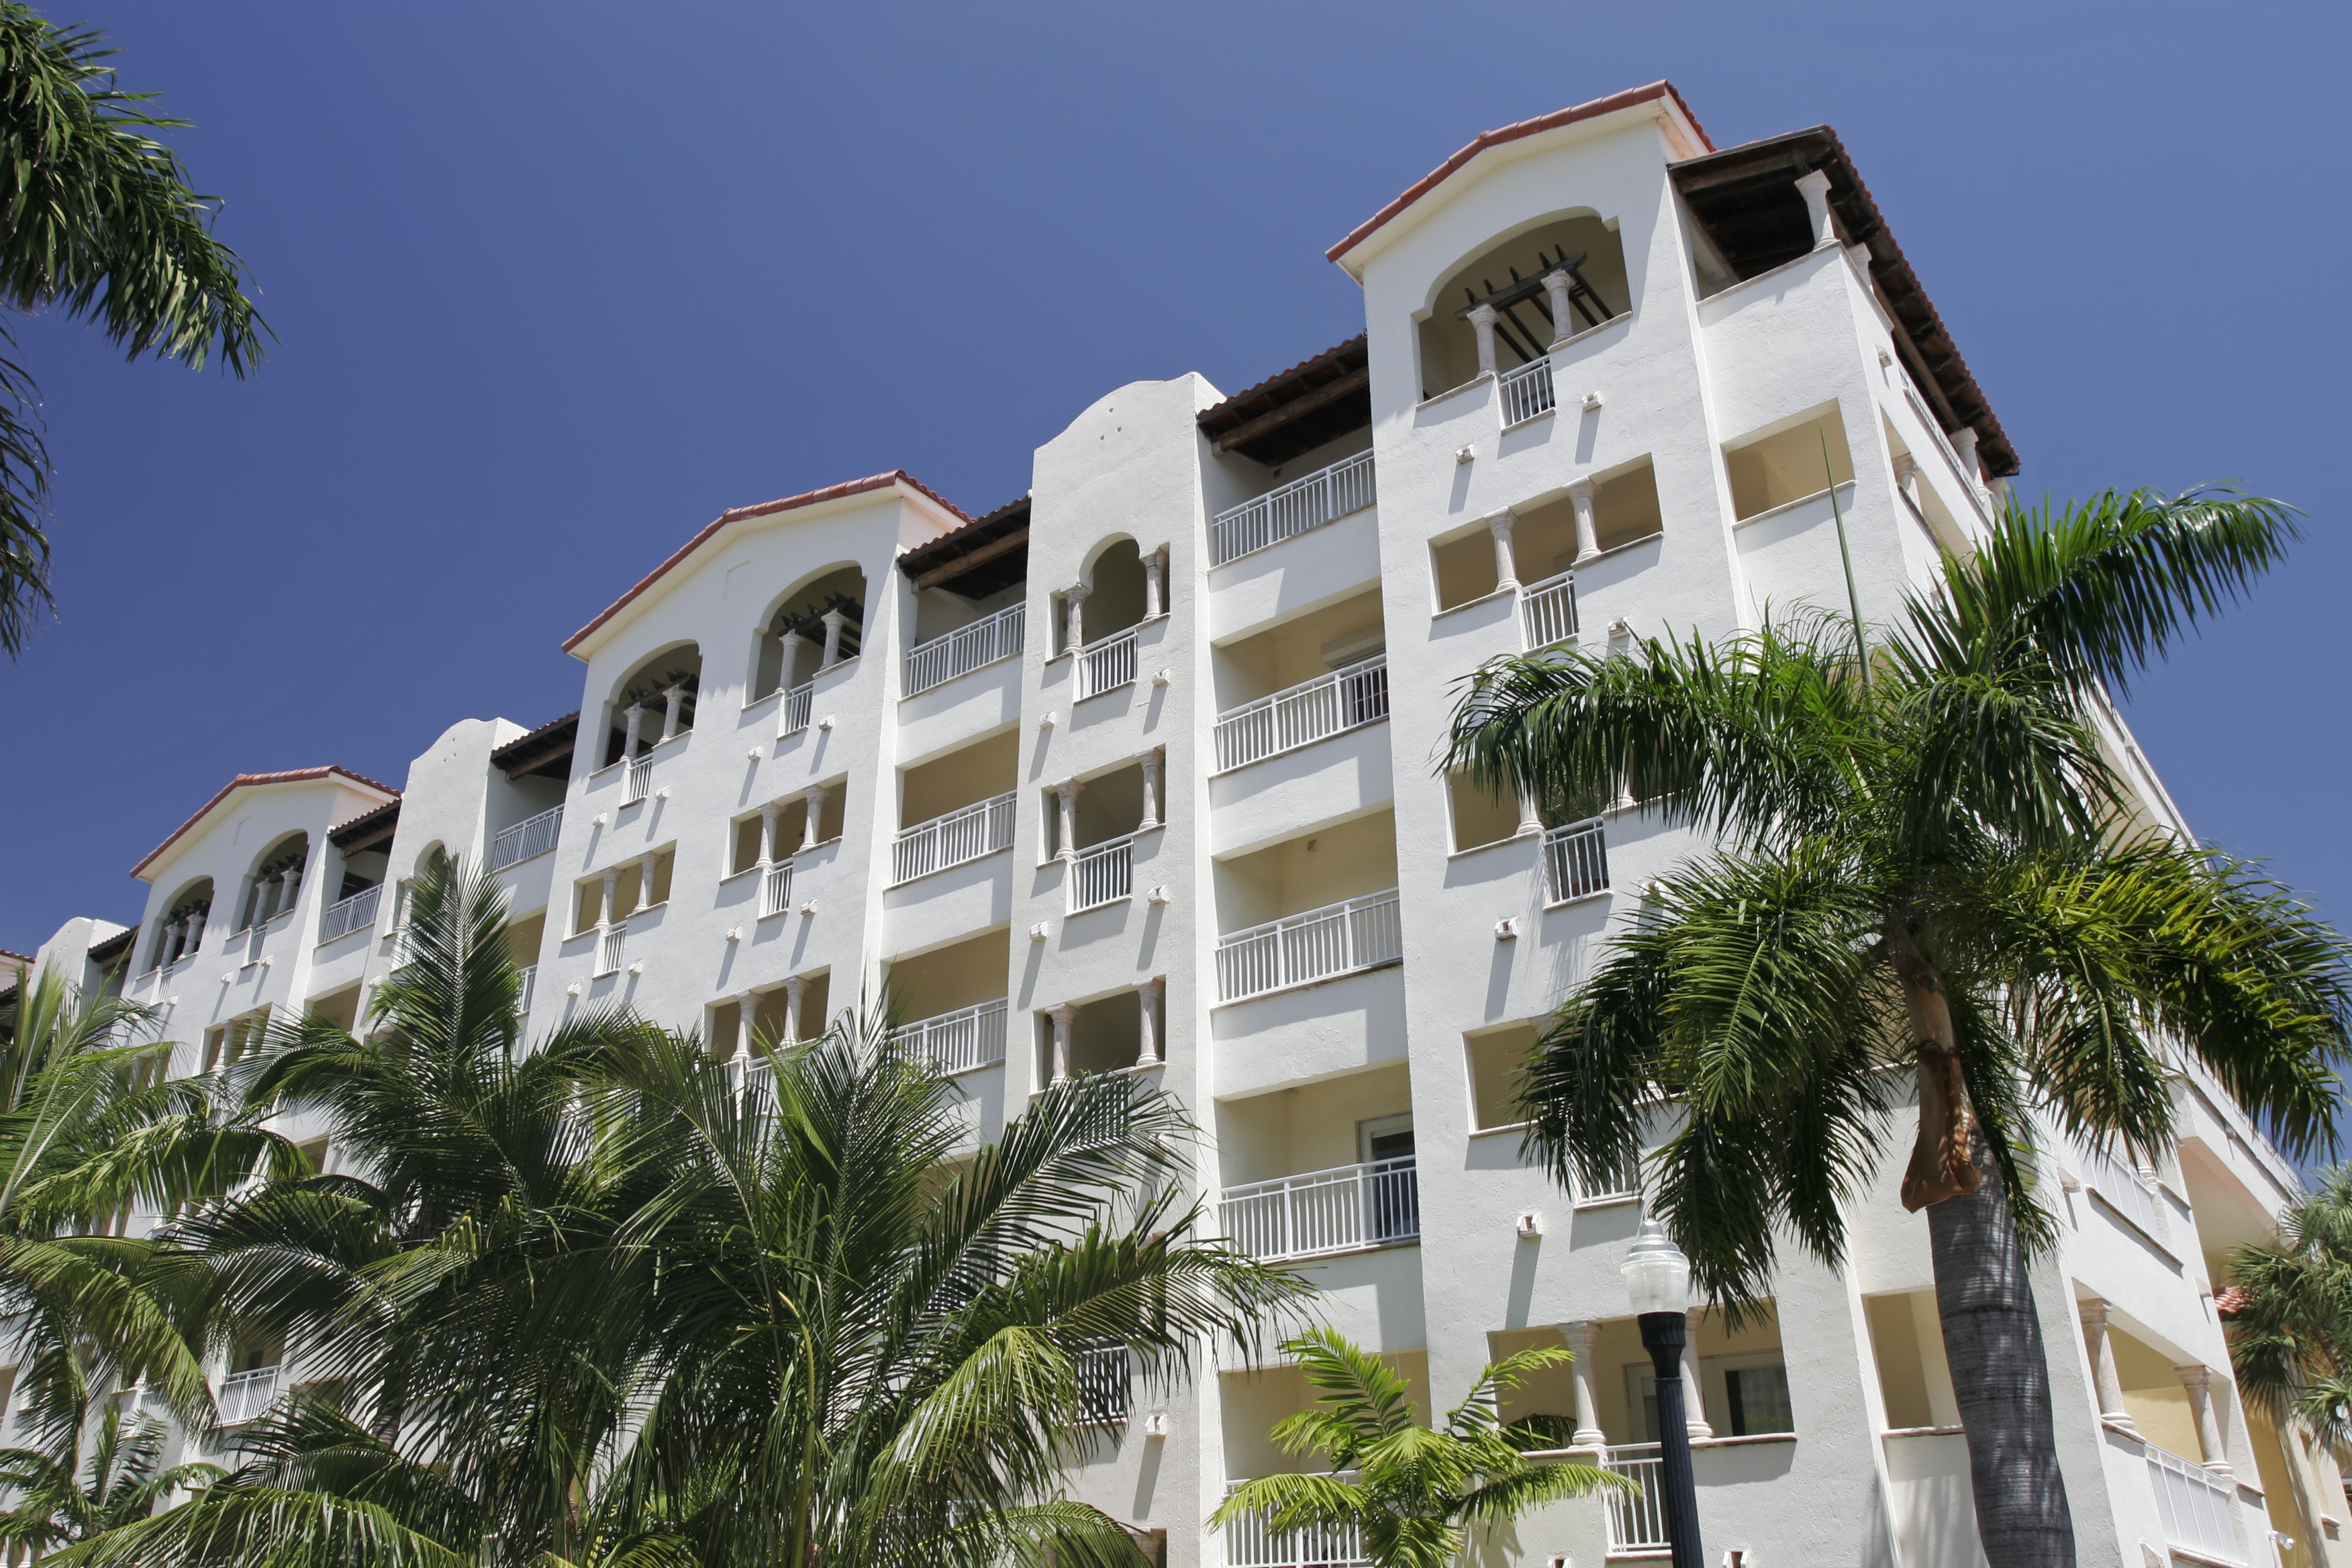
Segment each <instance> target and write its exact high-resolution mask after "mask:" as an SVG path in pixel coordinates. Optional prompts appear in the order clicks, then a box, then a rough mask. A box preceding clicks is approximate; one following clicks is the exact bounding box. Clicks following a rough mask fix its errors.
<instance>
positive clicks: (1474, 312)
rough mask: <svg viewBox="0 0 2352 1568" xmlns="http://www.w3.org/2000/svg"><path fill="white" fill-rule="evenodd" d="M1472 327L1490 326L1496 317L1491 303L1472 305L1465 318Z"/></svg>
mask: <svg viewBox="0 0 2352 1568" xmlns="http://www.w3.org/2000/svg"><path fill="white" fill-rule="evenodd" d="M1466 319H1467V320H1468V321H1469V322H1470V324H1471V325H1472V326H1474V327H1492V326H1493V325H1494V324H1495V322H1496V320H1497V319H1498V318H1497V317H1496V313H1495V307H1494V306H1492V305H1474V306H1472V307H1471V310H1470V314H1469V316H1468V317H1467V318H1466Z"/></svg>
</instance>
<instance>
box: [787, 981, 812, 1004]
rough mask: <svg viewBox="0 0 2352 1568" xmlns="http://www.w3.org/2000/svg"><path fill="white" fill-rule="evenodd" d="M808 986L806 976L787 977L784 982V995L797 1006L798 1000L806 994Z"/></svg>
mask: <svg viewBox="0 0 2352 1568" xmlns="http://www.w3.org/2000/svg"><path fill="white" fill-rule="evenodd" d="M808 986H809V983H808V977H807V976H806V975H803V974H793V975H788V976H786V977H785V980H784V994H785V995H786V996H789V997H791V998H792V1000H793V1004H794V1005H798V1004H799V1002H800V999H801V998H802V997H803V996H805V995H807V994H808Z"/></svg>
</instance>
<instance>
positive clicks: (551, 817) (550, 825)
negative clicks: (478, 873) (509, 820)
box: [490, 805, 563, 871]
mask: <svg viewBox="0 0 2352 1568" xmlns="http://www.w3.org/2000/svg"><path fill="white" fill-rule="evenodd" d="M562 830H563V808H562V806H560V805H559V806H553V807H551V808H550V809H548V810H546V811H542V812H541V813H540V814H539V815H538V816H534V817H530V818H528V819H527V820H525V821H522V822H518V823H516V824H515V825H514V826H512V827H508V828H502V829H500V830H499V836H498V837H495V838H493V839H491V840H490V869H491V870H493V871H503V870H505V869H506V868H508V867H509V866H519V865H520V864H521V863H522V862H523V861H525V860H529V859H530V858H532V857H534V856H539V855H544V854H546V853H547V852H548V851H549V850H551V849H552V848H554V847H555V836H556V835H557V834H558V833H560V832H562Z"/></svg>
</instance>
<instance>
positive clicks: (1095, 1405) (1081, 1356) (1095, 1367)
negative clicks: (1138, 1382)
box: [1071, 1345, 1129, 1423]
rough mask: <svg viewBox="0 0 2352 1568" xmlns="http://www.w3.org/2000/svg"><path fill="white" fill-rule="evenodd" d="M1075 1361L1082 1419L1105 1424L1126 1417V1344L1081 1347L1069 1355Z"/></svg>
mask: <svg viewBox="0 0 2352 1568" xmlns="http://www.w3.org/2000/svg"><path fill="white" fill-rule="evenodd" d="M1071 1359H1072V1360H1073V1361H1075V1362H1076V1363H1077V1364H1076V1368H1075V1369H1074V1370H1076V1373H1077V1374H1078V1397H1079V1399H1080V1400H1082V1401H1083V1402H1084V1403H1085V1406H1086V1412H1087V1413H1086V1416H1085V1419H1086V1420H1087V1421H1088V1422H1089V1423H1096V1422H1100V1423H1108V1422H1112V1421H1124V1420H1126V1419H1127V1410H1128V1388H1129V1377H1128V1366H1127V1347H1126V1346H1125V1345H1097V1346H1096V1347H1094V1348H1093V1349H1091V1350H1082V1351H1080V1352H1078V1353H1077V1354H1076V1356H1074V1357H1072V1358H1071Z"/></svg>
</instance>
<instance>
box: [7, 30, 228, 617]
mask: <svg viewBox="0 0 2352 1568" xmlns="http://www.w3.org/2000/svg"><path fill="white" fill-rule="evenodd" d="M102 45H103V35H101V34H100V33H99V32H98V31H96V30H95V29H92V28H87V27H82V28H71V29H68V28H61V27H58V26H54V25H53V24H51V23H50V22H49V21H48V20H47V18H45V17H43V16H41V15H40V13H38V12H37V11H35V10H34V9H33V8H32V7H31V6H29V5H22V4H19V3H18V0H0V214H5V226H0V302H5V303H6V304H7V305H9V306H12V307H14V308H15V309H16V310H19V311H22V312H24V313H26V314H27V315H29V314H31V313H33V312H35V311H37V310H62V311H63V312H64V313H65V314H66V315H68V316H70V317H73V318H75V319H76V320H92V319H95V320H96V321H99V322H100V323H101V324H102V325H103V327H104V329H105V331H106V336H107V339H108V341H109V342H112V343H114V344H115V345H116V346H118V347H120V348H122V349H123V350H124V351H125V352H126V353H127V354H128V357H130V358H131V359H134V360H135V359H139V358H141V357H142V356H143V355H146V354H151V353H152V354H153V355H155V356H156V357H157V358H159V359H178V360H184V361H186V362H187V363H189V364H190V365H191V366H194V367H196V368H202V367H203V365H204V363H205V360H206V359H207V358H209V357H210V356H211V355H213V354H215V353H217V354H218V355H219V356H220V359H221V363H223V364H224V365H225V366H226V368H228V369H229V370H230V371H232V372H234V373H235V374H237V375H239V376H242V375H244V374H246V373H247V370H249V369H250V368H251V367H252V366H253V364H254V363H256V362H257V361H258V360H259V359H260V357H261V354H262V339H263V337H264V336H265V335H266V334H267V332H268V328H267V327H265V326H264V325H263V323H262V321H261V318H260V316H259V315H258V314H257V313H256V312H255V310H254V308H253V303H252V301H251V300H247V298H246V296H245V287H246V274H245V264H244V263H243V262H242V261H240V260H239V259H238V258H237V256H236V252H235V251H233V250H231V249H229V248H228V247H226V246H225V245H223V244H221V243H220V241H218V240H217V239H215V238H214V237H213V233H212V220H213V217H214V216H215V213H216V211H217V207H216V206H215V205H214V198H212V197H209V196H200V195H196V194H194V192H193V191H191V190H190V189H189V188H188V183H187V175H186V172H185V171H184V169H183V168H182V167H181V165H180V160H179V157H178V155H177V154H175V153H173V152H172V150H171V149H170V148H168V147H166V146H164V145H163V143H162V142H158V141H156V140H154V139H153V138H152V137H151V136H148V135H147V134H145V132H149V131H155V130H166V129H172V128H176V127H178V126H181V125H183V124H184V123H185V121H178V120H163V119H159V118H157V117H155V116H154V115H152V114H150V113H148V112H147V111H146V110H144V109H143V108H142V107H141V106H142V104H144V103H146V102H147V101H148V100H149V99H150V98H152V96H153V95H152V94H150V93H133V92H124V91H122V90H121V89H118V88H117V87H116V86H115V85H114V74H113V71H112V69H111V68H110V67H109V66H108V65H107V64H106V61H107V59H108V58H110V56H111V54H112V53H113V51H112V50H110V49H108V48H105V47H102ZM0 343H5V345H6V347H7V349H8V350H9V351H10V352H11V354H12V355H13V351H14V349H15V347H16V337H15V334H14V333H12V332H10V331H7V329H6V328H5V326H0ZM36 403H37V391H36V389H35V387H34V385H33V381H32V378H31V377H30V376H29V375H27V374H26V372H25V370H24V368H23V367H22V366H20V365H18V364H17V363H15V361H14V359H13V357H0V654H5V655H7V656H8V657H9V658H16V657H17V656H19V655H20V654H21V653H22V652H23V650H24V646H25V639H26V637H27V636H28V635H30V633H31V631H32V628H33V626H34V623H35V620H36V617H37V616H39V615H40V613H41V612H42V611H43V610H45V609H47V608H48V607H50V606H51V605H53V604H54V603H55V601H54V599H53V598H52V596H51V595H50V592H49V581H48V566H49V542H48V539H47V536H46V535H45V534H44V533H43V532H42V531H41V528H40V522H39V518H40V514H41V512H42V510H44V509H45V507H46V504H47V499H48V480H49V471H48V455H47V451H46V450H45V449H44V447H43V446H42V442H41V436H40V432H39V429H38V428H37V416H36V415H35V413H34V407H35V405H36Z"/></svg>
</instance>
